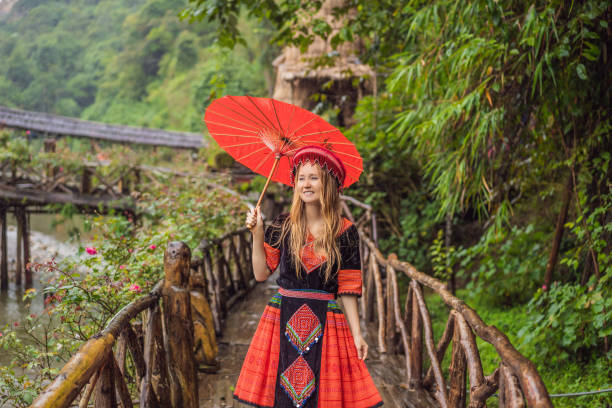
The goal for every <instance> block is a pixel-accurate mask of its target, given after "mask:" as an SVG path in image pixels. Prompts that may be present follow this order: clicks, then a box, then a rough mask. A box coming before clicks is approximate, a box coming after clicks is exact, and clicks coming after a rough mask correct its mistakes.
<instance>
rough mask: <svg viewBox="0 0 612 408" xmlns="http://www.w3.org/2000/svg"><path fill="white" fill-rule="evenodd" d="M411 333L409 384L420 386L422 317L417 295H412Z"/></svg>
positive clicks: (421, 370)
mask: <svg viewBox="0 0 612 408" xmlns="http://www.w3.org/2000/svg"><path fill="white" fill-rule="evenodd" d="M411 307H412V324H411V328H412V335H411V336H410V340H411V353H410V354H411V360H410V362H411V364H412V366H411V372H412V378H411V379H410V386H411V387H413V388H416V387H420V386H421V381H422V375H423V354H422V352H423V332H422V328H421V327H422V323H423V319H422V318H421V314H420V312H419V304H418V301H417V297H416V296H415V295H413V296H412V305H411Z"/></svg>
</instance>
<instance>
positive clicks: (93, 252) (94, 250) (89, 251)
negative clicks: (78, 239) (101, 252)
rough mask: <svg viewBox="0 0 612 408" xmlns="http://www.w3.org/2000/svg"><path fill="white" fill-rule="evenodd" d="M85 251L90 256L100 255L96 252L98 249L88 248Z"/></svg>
mask: <svg viewBox="0 0 612 408" xmlns="http://www.w3.org/2000/svg"><path fill="white" fill-rule="evenodd" d="M85 251H86V252H87V253H88V254H89V255H95V254H97V253H98V251H96V248H94V247H86V248H85Z"/></svg>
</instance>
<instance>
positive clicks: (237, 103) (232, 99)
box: [227, 95, 268, 126]
mask: <svg viewBox="0 0 612 408" xmlns="http://www.w3.org/2000/svg"><path fill="white" fill-rule="evenodd" d="M227 97H228V98H229V99H230V100H231V101H232V102H234V103H235V104H236V105H238V106H240V107H241V108H242V109H243V110H244V111H245V112H246V113H248V114H249V115H251V116H252V117H253V118H255V120H257V121H258V122H259V123H260V124H261V125H260V126H268V125H267V124H266V123H265V122H264V121H263V120H261V118H258V117H257V116H256V115H254V114H253V112H251V111H250V110H248V109H247V108H245V107H244V106H242V104H241V103H240V102H238V101H237V100H235V99H234V97H233V96H231V95H228V96H227ZM228 109H230V108H228ZM230 110H231V109H230ZM232 112H235V111H233V110H232ZM236 113H237V114H240V113H238V112H236ZM264 117H265V116H264ZM266 119H267V118H266Z"/></svg>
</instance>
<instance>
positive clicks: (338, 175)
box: [291, 145, 346, 190]
mask: <svg viewBox="0 0 612 408" xmlns="http://www.w3.org/2000/svg"><path fill="white" fill-rule="evenodd" d="M304 162H310V163H317V164H318V165H319V166H321V168H322V169H324V170H327V171H328V172H329V173H330V174H331V175H332V176H333V177H334V178H335V179H336V181H337V182H338V189H339V190H340V189H342V186H343V184H344V178H345V177H346V169H345V168H344V164H343V163H342V160H340V159H339V158H338V156H336V155H335V154H334V153H332V152H331V150H327V149H326V148H324V147H321V146H317V145H310V146H304V147H302V148H300V149H298V150H296V151H295V154H294V155H293V158H292V159H291V185H295V173H296V171H297V168H298V166H299V165H300V164H302V163H304Z"/></svg>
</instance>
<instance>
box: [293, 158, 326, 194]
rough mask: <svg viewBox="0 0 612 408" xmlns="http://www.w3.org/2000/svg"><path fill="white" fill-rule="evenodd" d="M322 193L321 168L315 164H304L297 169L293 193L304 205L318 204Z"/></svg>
mask: <svg viewBox="0 0 612 408" xmlns="http://www.w3.org/2000/svg"><path fill="white" fill-rule="evenodd" d="M322 191H323V184H322V180H321V168H320V167H319V166H318V165H317V164H311V163H310V162H305V163H304V164H302V165H301V166H300V168H299V169H298V173H297V177H296V181H295V192H296V193H298V194H299V195H300V198H301V199H302V201H303V202H304V203H305V204H309V203H319V202H320V200H321V194H322Z"/></svg>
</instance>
